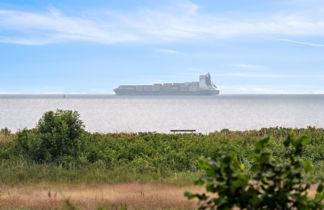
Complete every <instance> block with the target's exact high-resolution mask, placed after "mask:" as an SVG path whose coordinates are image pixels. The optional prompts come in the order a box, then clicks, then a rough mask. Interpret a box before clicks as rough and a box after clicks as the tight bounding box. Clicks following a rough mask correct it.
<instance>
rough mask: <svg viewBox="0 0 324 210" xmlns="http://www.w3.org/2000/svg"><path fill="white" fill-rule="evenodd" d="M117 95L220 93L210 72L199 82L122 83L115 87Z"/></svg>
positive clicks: (201, 77) (200, 77)
mask: <svg viewBox="0 0 324 210" xmlns="http://www.w3.org/2000/svg"><path fill="white" fill-rule="evenodd" d="M114 92H115V93H116V95H132V96H141V95H145V96H147V95H151V96H169V95H218V94H219V90H218V89H217V86H216V85H214V84H213V83H212V81H211V77H210V74H209V73H207V74H205V75H200V76H199V81H198V82H184V83H158V84H153V85H120V86H119V87H118V88H116V89H114Z"/></svg>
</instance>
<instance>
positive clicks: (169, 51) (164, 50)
mask: <svg viewBox="0 0 324 210" xmlns="http://www.w3.org/2000/svg"><path fill="white" fill-rule="evenodd" d="M156 51H157V52H159V53H166V54H178V55H180V54H182V53H181V52H179V51H177V50H173V49H156Z"/></svg>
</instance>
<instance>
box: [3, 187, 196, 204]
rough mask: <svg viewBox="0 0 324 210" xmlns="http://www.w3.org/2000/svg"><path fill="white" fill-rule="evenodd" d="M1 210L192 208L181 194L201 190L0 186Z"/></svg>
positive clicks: (179, 188)
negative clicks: (67, 202) (66, 205)
mask: <svg viewBox="0 0 324 210" xmlns="http://www.w3.org/2000/svg"><path fill="white" fill-rule="evenodd" d="M0 189H1V192H0V208H2V209H15V208H27V209H53V208H62V206H63V204H64V200H66V199H69V200H70V201H71V203H73V204H74V205H75V206H77V207H78V208H81V209H96V208H98V207H104V208H107V209H119V208H121V207H123V206H124V207H127V209H194V208H195V207H196V202H195V201H188V200H187V199H186V198H185V197H184V196H183V192H184V191H186V190H189V191H193V192H196V191H197V192H199V191H200V192H201V191H202V188H199V187H195V186H190V187H176V186H170V185H152V184H137V183H131V184H116V185H100V186H89V185H78V186H72V185H51V184H39V185H30V186H16V187H10V186H1V187H0Z"/></svg>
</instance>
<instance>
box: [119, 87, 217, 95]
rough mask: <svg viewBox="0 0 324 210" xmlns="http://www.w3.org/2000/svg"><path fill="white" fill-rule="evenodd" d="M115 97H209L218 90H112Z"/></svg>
mask: <svg viewBox="0 0 324 210" xmlns="http://www.w3.org/2000/svg"><path fill="white" fill-rule="evenodd" d="M114 91H115V93H116V95H128V96H208V95H209V96H210V95H218V94H219V90H198V91H134V90H118V89H115V90H114Z"/></svg>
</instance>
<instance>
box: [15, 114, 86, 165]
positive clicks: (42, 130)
mask: <svg viewBox="0 0 324 210" xmlns="http://www.w3.org/2000/svg"><path fill="white" fill-rule="evenodd" d="M79 117H80V116H79V114H78V112H76V111H66V110H57V111H56V112H53V111H49V112H46V113H45V114H44V115H43V117H42V118H41V119H40V120H39V122H38V124H37V127H36V128H35V129H31V130H27V129H25V130H23V131H21V132H18V134H17V139H16V142H15V143H16V144H15V146H16V148H17V151H19V152H21V154H23V155H25V156H28V157H29V158H30V159H31V160H33V161H36V162H53V161H57V162H69V161H70V160H74V159H76V158H77V157H78V156H79V155H80V151H81V147H82V144H83V138H84V136H83V135H84V134H85V131H84V125H83V122H82V121H81V120H80V119H79ZM82 137H83V138H82Z"/></svg>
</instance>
